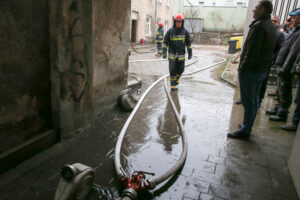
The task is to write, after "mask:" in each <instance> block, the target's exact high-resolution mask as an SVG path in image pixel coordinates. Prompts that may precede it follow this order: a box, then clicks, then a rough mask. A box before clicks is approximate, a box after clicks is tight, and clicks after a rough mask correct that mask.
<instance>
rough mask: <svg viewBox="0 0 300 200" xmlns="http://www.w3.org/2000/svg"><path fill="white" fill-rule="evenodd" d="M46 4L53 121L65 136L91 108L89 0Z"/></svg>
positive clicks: (86, 117)
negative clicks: (47, 6)
mask: <svg viewBox="0 0 300 200" xmlns="http://www.w3.org/2000/svg"><path fill="white" fill-rule="evenodd" d="M49 6H50V11H51V13H50V45H51V56H50V58H51V70H52V72H51V76H52V77H51V82H52V107H53V116H54V118H53V123H54V126H55V127H57V128H59V129H60V132H61V137H62V139H65V138H68V137H70V136H71V135H72V132H73V131H75V130H76V129H78V128H80V127H82V126H84V125H85V124H86V123H87V122H88V121H89V117H88V115H89V113H90V112H91V111H92V99H91V90H92V72H93V62H92V57H93V56H92V48H93V45H92V35H93V34H92V1H91V0H64V1H60V0H56V1H49Z"/></svg>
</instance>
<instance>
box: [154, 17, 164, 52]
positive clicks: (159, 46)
mask: <svg viewBox="0 0 300 200" xmlns="http://www.w3.org/2000/svg"><path fill="white" fill-rule="evenodd" d="M163 38H164V24H163V23H162V22H158V29H157V32H156V38H155V41H156V43H157V54H156V56H158V57H160V56H161V55H162V53H163V51H162V43H163Z"/></svg>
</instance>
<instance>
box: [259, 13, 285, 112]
mask: <svg viewBox="0 0 300 200" xmlns="http://www.w3.org/2000/svg"><path fill="white" fill-rule="evenodd" d="M272 23H273V24H274V26H275V28H276V44H275V48H274V52H273V56H272V65H274V63H275V61H276V58H277V55H278V53H279V51H280V48H281V46H282V43H283V41H284V35H283V33H282V32H281V31H279V30H277V26H278V24H279V17H277V16H273V17H272ZM270 70H271V66H270V68H269V69H268V72H267V77H266V78H265V80H264V82H263V84H262V87H261V91H260V103H261V102H262V100H263V98H264V96H265V93H266V89H267V84H268V78H269V73H270ZM278 79H279V78H278ZM277 82H278V81H277ZM276 96H277V98H278V99H279V93H278V90H277V91H276ZM277 107H278V106H277ZM275 109H276V108H275ZM275 109H274V110H271V111H269V110H267V111H266V113H267V114H271V113H270V112H272V111H275ZM276 113H277V111H276V112H275V114H276Z"/></svg>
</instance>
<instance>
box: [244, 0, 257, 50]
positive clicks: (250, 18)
mask: <svg viewBox="0 0 300 200" xmlns="http://www.w3.org/2000/svg"><path fill="white" fill-rule="evenodd" d="M258 1H259V0H251V1H249V4H248V11H247V15H246V21H245V26H244V36H243V45H244V42H245V39H246V37H247V35H248V31H249V25H250V24H251V23H252V21H253V20H254V19H253V13H252V10H253V9H254V8H255V6H256V5H257V3H258Z"/></svg>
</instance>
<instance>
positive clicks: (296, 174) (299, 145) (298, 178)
mask: <svg viewBox="0 0 300 200" xmlns="http://www.w3.org/2000/svg"><path fill="white" fill-rule="evenodd" d="M299 127H300V126H299ZM299 152H300V128H298V131H297V134H296V137H295V140H294V145H293V148H292V151H291V155H290V159H289V163H288V167H289V170H290V174H291V176H292V179H293V181H294V185H295V188H296V191H297V192H298V196H299V197H300V156H299Z"/></svg>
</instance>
